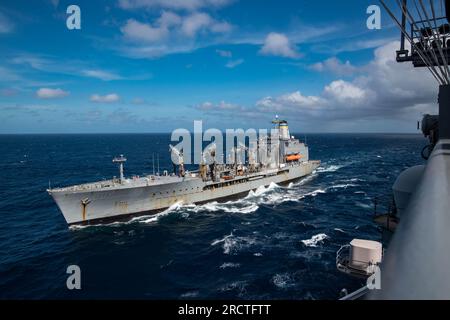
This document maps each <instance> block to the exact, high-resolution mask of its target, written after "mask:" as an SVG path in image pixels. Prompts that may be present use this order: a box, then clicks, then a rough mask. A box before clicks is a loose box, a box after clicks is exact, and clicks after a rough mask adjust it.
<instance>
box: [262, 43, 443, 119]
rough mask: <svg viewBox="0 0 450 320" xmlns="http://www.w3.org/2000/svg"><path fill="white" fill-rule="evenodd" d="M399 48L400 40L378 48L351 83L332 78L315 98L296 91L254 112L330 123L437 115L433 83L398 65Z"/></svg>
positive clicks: (407, 66)
mask: <svg viewBox="0 0 450 320" xmlns="http://www.w3.org/2000/svg"><path fill="white" fill-rule="evenodd" d="M398 47H399V43H398V42H392V43H389V44H387V45H384V46H382V47H379V48H377V49H376V50H375V52H374V58H373V60H372V61H371V62H370V63H368V64H367V65H366V66H364V67H362V68H361V69H360V70H359V71H360V72H363V71H364V74H361V75H359V76H357V77H355V78H353V80H351V81H345V80H343V79H337V80H334V81H332V82H330V83H329V84H327V85H325V86H324V88H323V90H322V92H321V93H320V94H319V95H316V96H306V95H303V94H302V93H300V92H299V91H295V92H292V93H286V94H283V95H280V96H277V97H270V96H269V97H265V98H263V99H261V100H259V101H258V102H257V103H256V111H259V112H263V113H267V114H273V113H279V114H284V115H286V116H292V117H295V118H301V119H309V120H311V119H312V118H314V119H316V120H318V121H333V122H334V121H340V120H348V121H354V120H368V119H372V120H373V119H386V117H389V120H390V121H391V120H399V119H400V120H401V119H408V121H410V119H418V118H420V116H421V114H423V113H436V111H437V105H436V97H437V85H436V81H434V79H433V78H432V76H431V74H430V73H429V72H428V70H426V69H415V68H413V66H412V65H411V64H399V63H397V62H396V61H395V51H396V50H397V48H398ZM351 123H352V122H348V124H349V125H351ZM412 125H413V124H412V122H411V126H412Z"/></svg>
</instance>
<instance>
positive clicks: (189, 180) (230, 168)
mask: <svg viewBox="0 0 450 320" xmlns="http://www.w3.org/2000/svg"><path fill="white" fill-rule="evenodd" d="M273 123H274V124H275V125H276V129H277V131H276V132H277V135H276V136H277V138H276V139H275V140H277V141H272V140H274V139H273V138H271V139H269V140H268V142H264V143H263V142H262V141H260V140H258V141H257V146H256V148H258V149H259V148H263V147H267V146H264V144H270V145H273V146H276V156H275V157H269V159H271V160H270V162H268V163H264V164H262V163H259V164H251V163H250V161H249V159H245V158H249V157H251V155H250V154H249V152H248V148H246V147H245V146H241V147H240V148H242V149H245V150H247V154H249V156H248V157H244V162H243V163H241V164H239V163H238V162H237V161H234V163H232V164H216V163H215V162H212V163H210V164H206V163H202V164H200V165H199V168H198V170H195V171H187V170H185V169H184V165H183V161H182V160H180V162H179V163H178V164H177V167H178V168H177V169H178V170H174V171H175V172H174V173H171V174H169V173H168V172H167V171H164V172H163V174H159V173H158V174H153V175H148V176H143V177H137V176H135V177H132V178H126V177H124V172H123V171H124V170H123V166H124V163H125V161H126V158H125V157H124V156H120V157H117V158H114V159H113V162H115V163H117V164H118V165H119V170H120V177H119V178H113V179H111V180H105V181H98V182H92V183H86V184H80V185H74V186H69V187H63V188H53V189H48V190H47V192H48V193H49V194H50V195H51V196H52V197H53V199H54V200H55V202H56V204H57V205H58V207H59V209H60V210H61V212H62V214H63V215H64V218H65V220H66V222H67V223H68V224H70V225H72V224H89V223H91V222H95V223H102V222H106V221H111V220H116V219H117V220H118V219H120V218H123V217H125V216H129V215H144V214H152V213H157V212H160V211H163V210H165V209H167V208H170V207H171V206H173V205H176V204H186V205H188V204H189V205H191V204H202V203H207V202H210V201H223V200H225V199H227V198H231V197H237V196H241V195H245V194H248V192H250V191H251V190H255V189H257V188H258V187H261V186H269V185H270V184H271V183H276V184H287V183H289V182H292V181H295V180H298V179H300V178H302V177H304V176H307V175H309V174H311V173H312V172H313V171H314V170H315V169H316V168H317V167H318V166H319V165H320V161H313V160H309V152H308V146H307V145H306V143H303V142H300V141H299V140H298V139H296V138H295V137H293V136H290V133H289V128H288V123H287V121H285V120H278V118H277V119H276V120H274V121H273ZM206 149H207V148H205V150H206ZM209 149H211V148H209ZM233 149H234V150H235V152H237V150H238V149H239V147H236V148H233ZM273 149H274V148H271V150H273ZM170 151H171V152H172V158H173V155H174V154H175V156H178V157H179V158H180V159H182V158H183V157H182V153H181V152H180V151H179V150H177V149H176V148H175V147H173V146H170ZM206 151H207V150H206ZM206 151H204V153H205V152H206ZM271 152H273V151H271ZM209 153H210V156H211V155H212V156H213V157H214V153H215V151H214V150H209ZM244 153H245V152H244ZM236 159H237V157H236ZM174 166H175V165H174Z"/></svg>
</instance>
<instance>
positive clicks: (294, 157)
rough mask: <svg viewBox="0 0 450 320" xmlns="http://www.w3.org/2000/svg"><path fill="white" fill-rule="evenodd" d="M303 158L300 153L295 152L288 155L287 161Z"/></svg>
mask: <svg viewBox="0 0 450 320" xmlns="http://www.w3.org/2000/svg"><path fill="white" fill-rule="evenodd" d="M301 158H302V155H300V154H293V155H291V156H286V161H298V160H300V159H301Z"/></svg>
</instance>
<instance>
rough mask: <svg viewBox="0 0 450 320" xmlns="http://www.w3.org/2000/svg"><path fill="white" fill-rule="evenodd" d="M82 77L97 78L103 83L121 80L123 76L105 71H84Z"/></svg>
mask: <svg viewBox="0 0 450 320" xmlns="http://www.w3.org/2000/svg"><path fill="white" fill-rule="evenodd" d="M81 73H82V75H84V76H86V77H91V78H97V79H100V80H103V81H111V80H120V79H122V77H121V76H119V75H117V74H114V73H111V72H108V71H103V70H82V71H81Z"/></svg>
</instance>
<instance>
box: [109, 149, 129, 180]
mask: <svg viewBox="0 0 450 320" xmlns="http://www.w3.org/2000/svg"><path fill="white" fill-rule="evenodd" d="M126 161H127V158H125V157H124V156H123V154H121V155H120V156H119V157H115V158H114V159H113V161H112V162H114V163H118V164H119V179H120V180H119V181H120V183H122V182H123V181H124V177H123V164H124V163H125V162H126Z"/></svg>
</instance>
